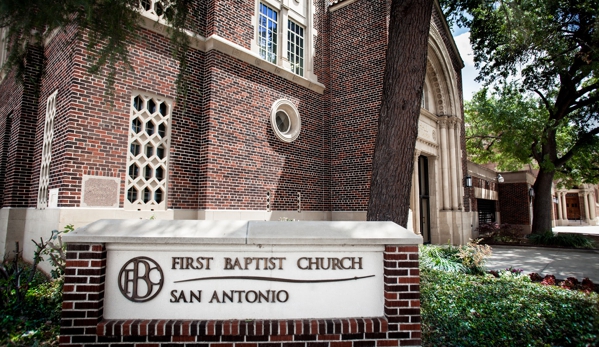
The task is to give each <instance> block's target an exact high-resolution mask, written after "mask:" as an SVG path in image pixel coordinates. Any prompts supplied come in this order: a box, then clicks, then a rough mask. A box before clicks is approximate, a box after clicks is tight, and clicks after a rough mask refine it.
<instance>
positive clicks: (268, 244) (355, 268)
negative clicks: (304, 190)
mask: <svg viewBox="0 0 599 347" xmlns="http://www.w3.org/2000/svg"><path fill="white" fill-rule="evenodd" d="M63 241H65V242H66V243H67V262H66V270H65V271H66V276H65V284H64V288H63V304H62V308H63V310H62V319H61V336H60V344H61V346H73V347H74V346H81V345H82V344H85V345H86V346H98V347H99V346H106V345H107V344H111V345H113V344H115V345H116V344H119V345H120V344H125V343H127V344H131V343H135V344H136V345H144V346H149V345H152V346H157V347H158V346H173V345H197V344H199V345H202V346H205V347H222V346H223V345H224V344H228V345H230V346H233V347H256V346H258V345H259V344H262V343H266V344H273V345H274V344H277V345H278V346H282V347H298V346H299V347H306V346H307V347H310V346H311V345H312V344H314V343H318V344H319V346H321V345H322V347H335V346H337V347H339V346H338V344H339V343H344V344H345V343H349V346H351V345H353V346H388V347H392V346H403V345H410V346H411V345H420V344H421V327H420V293H419V291H420V284H419V282H420V281H419V275H420V272H419V269H418V245H419V244H421V243H422V237H421V236H420V235H415V234H414V233H412V232H409V231H407V230H406V229H404V228H402V227H400V226H398V225H396V224H394V223H391V222H259V221H249V222H248V221H197V220H188V221H182V220H175V221H172V220H170V221H158V220H100V221H97V222H95V223H92V224H90V225H87V226H85V227H82V228H79V229H77V230H75V231H73V232H71V233H68V234H66V235H65V236H64V238H63ZM342 340H345V341H343V342H342ZM315 341H318V342H315Z"/></svg>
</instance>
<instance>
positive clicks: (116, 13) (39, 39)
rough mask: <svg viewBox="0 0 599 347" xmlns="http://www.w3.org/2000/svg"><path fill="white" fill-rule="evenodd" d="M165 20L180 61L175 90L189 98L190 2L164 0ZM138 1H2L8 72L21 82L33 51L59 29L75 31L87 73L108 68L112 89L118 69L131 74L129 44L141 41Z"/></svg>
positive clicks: (0, 13) (0, 16)
mask: <svg viewBox="0 0 599 347" xmlns="http://www.w3.org/2000/svg"><path fill="white" fill-rule="evenodd" d="M162 5H163V8H164V16H163V17H164V20H165V21H166V22H167V23H168V25H169V29H168V30H169V34H170V36H171V45H172V54H173V56H174V57H175V58H176V59H178V60H179V63H180V69H179V74H178V76H177V91H178V92H179V95H185V94H184V93H185V91H186V89H185V88H186V85H185V77H186V75H187V74H188V71H187V51H188V50H189V44H190V39H189V35H188V34H187V32H186V30H188V29H191V24H190V23H191V20H190V19H189V14H190V13H192V6H191V5H192V0H162ZM139 6H140V2H139V0H60V1H46V0H26V1H22V0H0V28H8V35H7V42H8V52H9V55H8V60H7V63H6V65H5V66H4V67H3V68H4V69H5V70H6V71H8V70H12V69H15V71H16V76H17V79H18V80H20V81H22V80H23V77H24V75H23V73H24V71H25V65H24V64H25V58H26V56H27V50H28V49H29V46H37V45H43V43H44V42H45V41H46V40H47V39H48V38H49V37H51V36H52V35H54V34H55V31H56V30H65V29H67V28H69V27H72V26H75V27H77V28H78V33H79V36H80V38H85V39H86V48H87V53H88V58H89V60H90V61H91V63H92V64H91V66H90V69H89V71H90V72H91V73H96V74H97V73H99V72H100V71H101V69H102V68H103V67H107V68H108V75H107V82H108V85H107V92H108V93H109V94H110V93H112V92H113V89H114V82H115V77H116V74H117V72H118V70H119V69H121V70H122V71H123V72H126V71H127V70H131V69H132V65H131V64H130V59H129V49H130V45H131V44H133V43H134V42H135V40H136V38H137V33H138V29H139V26H138V24H139V21H140V12H139V10H138V9H139Z"/></svg>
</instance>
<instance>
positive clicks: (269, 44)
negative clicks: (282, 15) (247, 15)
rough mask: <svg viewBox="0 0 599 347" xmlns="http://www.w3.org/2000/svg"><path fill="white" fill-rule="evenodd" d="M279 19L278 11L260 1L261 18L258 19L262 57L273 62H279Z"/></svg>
mask: <svg viewBox="0 0 599 347" xmlns="http://www.w3.org/2000/svg"><path fill="white" fill-rule="evenodd" d="M277 20H278V13H277V11H275V10H274V9H272V8H270V7H268V6H266V5H264V4H263V3H260V18H259V21H258V47H259V53H260V57H261V58H262V59H265V60H266V61H268V62H270V63H273V64H276V63H277Z"/></svg>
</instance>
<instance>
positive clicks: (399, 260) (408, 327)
mask: <svg viewBox="0 0 599 347" xmlns="http://www.w3.org/2000/svg"><path fill="white" fill-rule="evenodd" d="M67 259H68V260H67V264H66V276H65V284H64V290H63V304H62V320H61V329H60V334H61V336H60V345H61V346H81V345H83V344H85V345H86V346H106V345H107V344H112V343H129V344H131V345H133V344H135V345H136V346H144V347H149V346H155V347H158V346H173V345H185V346H205V347H206V346H209V345H210V347H224V346H226V347H266V346H268V347H378V346H419V345H421V344H422V342H421V326H420V273H419V270H418V246H387V247H386V248H385V252H384V277H385V289H384V290H385V293H384V296H385V315H384V316H383V317H374V318H359V317H355V318H354V317H349V318H341V319H319V320H314V319H305V320H255V321H246V320H227V321H175V320H151V321H144V320H135V321H130V320H129V321H116V320H104V319H103V317H102V311H103V307H104V284H105V274H106V249H105V248H104V245H103V244H73V243H70V244H69V245H68V249H67ZM194 343H196V344H194Z"/></svg>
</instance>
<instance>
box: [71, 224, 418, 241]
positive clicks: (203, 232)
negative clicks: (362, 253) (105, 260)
mask: <svg viewBox="0 0 599 347" xmlns="http://www.w3.org/2000/svg"><path fill="white" fill-rule="evenodd" d="M63 240H64V241H65V242H71V243H90V242H93V243H144V244H152V243H160V244H252V245H261V244H271V245H296V244H304V245H305V244H329V245H331V244H332V245H345V244H348V245H349V244H359V245H369V244H370V245H415V244H422V236H420V235H416V234H414V233H413V232H411V231H408V230H406V229H405V228H403V227H401V226H399V225H397V224H395V223H393V222H321V221H313V222H267V221H232V220H231V221H224V220H221V221H207V220H139V219H133V220H132V219H103V220H99V221H96V222H94V223H91V224H89V225H86V226H84V227H81V228H78V229H77V230H75V231H73V232H71V233H68V234H66V235H64V236H63Z"/></svg>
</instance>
